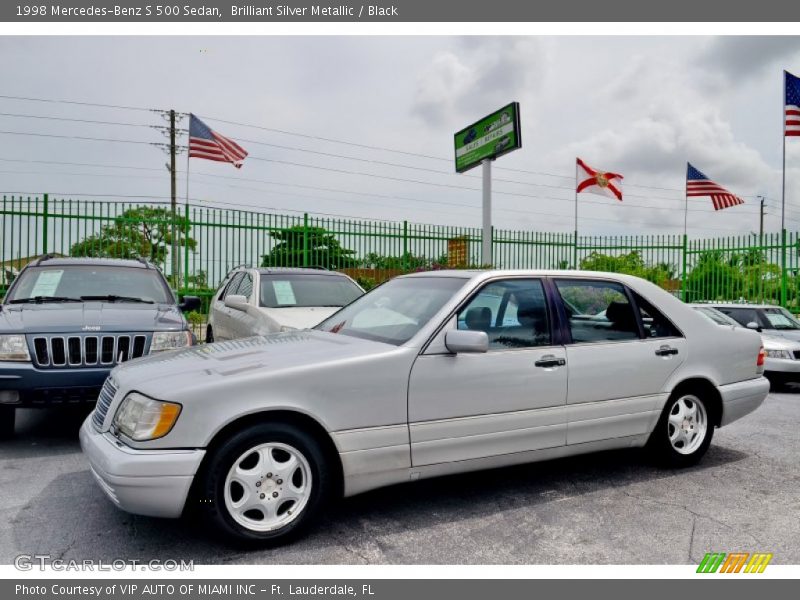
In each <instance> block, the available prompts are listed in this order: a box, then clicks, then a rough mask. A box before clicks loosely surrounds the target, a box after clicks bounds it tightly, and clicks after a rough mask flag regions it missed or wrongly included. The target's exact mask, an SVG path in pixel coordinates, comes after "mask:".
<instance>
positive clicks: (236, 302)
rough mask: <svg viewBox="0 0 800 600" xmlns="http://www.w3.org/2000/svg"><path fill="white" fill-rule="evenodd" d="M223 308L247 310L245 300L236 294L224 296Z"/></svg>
mask: <svg viewBox="0 0 800 600" xmlns="http://www.w3.org/2000/svg"><path fill="white" fill-rule="evenodd" d="M225 306H227V307H228V308H233V309H235V310H247V298H245V297H244V296H238V295H236V294H232V295H230V296H225Z"/></svg>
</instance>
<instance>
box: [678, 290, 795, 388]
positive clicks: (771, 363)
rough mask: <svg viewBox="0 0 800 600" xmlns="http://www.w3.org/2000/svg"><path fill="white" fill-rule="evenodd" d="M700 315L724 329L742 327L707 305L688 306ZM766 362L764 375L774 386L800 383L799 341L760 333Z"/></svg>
mask: <svg viewBox="0 0 800 600" xmlns="http://www.w3.org/2000/svg"><path fill="white" fill-rule="evenodd" d="M690 306H691V307H692V308H694V309H695V310H696V311H697V312H699V313H700V314H703V315H705V316H707V317H708V318H709V319H711V320H712V321H714V322H715V323H717V324H718V325H722V326H724V327H743V325H742V324H741V323H739V322H738V321H736V320H735V319H734V318H733V317H729V316H728V315H726V314H725V313H723V312H721V311H719V310H717V309H716V308H714V307H713V306H709V305H708V304H690ZM761 342H762V343H763V344H764V351H765V352H766V355H767V356H766V361H765V363H764V375H765V376H766V377H767V379H769V380H770V381H771V382H772V383H773V384H774V385H776V386H780V385H782V384H785V383H790V382H793V381H797V382H800V341H795V340H791V339H788V338H785V337H779V336H776V335H770V334H768V333H767V332H765V331H764V330H762V332H761Z"/></svg>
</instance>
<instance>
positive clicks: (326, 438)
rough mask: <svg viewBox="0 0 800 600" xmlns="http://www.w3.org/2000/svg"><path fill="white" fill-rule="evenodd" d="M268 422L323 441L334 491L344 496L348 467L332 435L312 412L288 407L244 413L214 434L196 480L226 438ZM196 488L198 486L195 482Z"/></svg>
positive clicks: (322, 444)
mask: <svg viewBox="0 0 800 600" xmlns="http://www.w3.org/2000/svg"><path fill="white" fill-rule="evenodd" d="M265 422H270V423H285V424H288V425H293V426H295V427H297V428H299V429H302V430H303V431H306V432H307V433H309V434H311V435H312V436H313V437H314V439H316V440H317V441H318V442H319V443H320V446H321V447H322V451H323V452H324V453H325V457H326V458H327V459H328V462H329V465H330V466H332V467H333V469H334V481H335V490H334V493H335V494H336V496H338V497H341V496H342V495H343V494H344V470H343V467H342V460H341V457H340V456H339V451H338V449H337V448H336V444H335V443H334V441H333V438H332V437H331V435H330V434H329V433H328V431H327V430H326V429H325V427H323V425H322V424H321V423H320V422H319V421H317V420H316V419H314V418H313V417H311V416H309V415H308V414H306V413H302V412H299V411H294V410H287V409H274V410H270V409H267V410H262V411H259V412H255V413H250V414H247V415H242V416H241V417H239V418H237V419H234V420H233V421H231V422H229V423H226V424H225V426H224V427H222V428H221V429H220V430H219V431H217V432H216V433H215V434H214V436H213V437H212V438H211V441H210V442H209V443H208V446H207V447H206V453H205V456H204V457H203V461H202V462H201V463H200V467H199V469H198V471H197V474H196V475H195V478H194V481H195V483H196V482H197V481H199V480H200V479H201V478H202V477H201V475H202V473H203V469H205V468H206V466H207V465H208V462H209V461H210V459H211V457H212V456H213V455H214V453H215V451H216V449H217V448H219V446H220V445H222V444H223V443H224V442H225V440H227V439H228V438H230V437H231V436H232V435H234V434H235V433H237V432H239V431H242V430H243V429H245V428H247V427H250V426H251V425H257V424H259V423H265ZM192 487H193V488H194V485H193V486H192Z"/></svg>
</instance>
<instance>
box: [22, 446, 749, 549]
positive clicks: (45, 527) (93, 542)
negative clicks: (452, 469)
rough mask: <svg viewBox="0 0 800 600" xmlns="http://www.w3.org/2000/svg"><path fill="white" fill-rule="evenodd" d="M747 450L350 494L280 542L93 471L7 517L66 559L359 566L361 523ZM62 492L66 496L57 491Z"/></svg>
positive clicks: (526, 495)
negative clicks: (266, 541) (124, 506)
mask: <svg viewBox="0 0 800 600" xmlns="http://www.w3.org/2000/svg"><path fill="white" fill-rule="evenodd" d="M748 456H749V455H748V454H746V453H743V452H740V451H738V450H733V449H730V448H726V447H724V446H714V445H712V447H711V448H710V450H709V452H708V454H707V455H706V457H705V458H704V460H703V461H702V462H701V464H700V465H698V466H695V467H692V468H690V469H686V470H682V471H673V470H667V469H662V468H659V467H655V466H652V465H651V464H649V463H648V462H647V461H646V460H645V458H644V456H643V453H642V452H641V451H637V450H624V451H610V452H603V453H598V454H592V455H586V456H581V457H571V458H565V459H558V460H553V461H548V462H541V463H532V464H526V465H520V466H514V467H506V468H499V469H493V470H487V471H481V472H473V473H468V474H461V475H452V476H446V477H440V478H436V479H430V480H422V481H418V482H414V483H405V484H400V485H395V486H391V487H388V488H383V489H380V490H375V491H372V492H368V493H365V494H361V495H359V496H355V497H353V498H348V499H344V500H342V501H340V502H338V503H337V504H336V505H335V506H333V507H332V508H331V509H329V510H328V512H327V514H326V515H325V516H324V517H323V518H322V520H321V522H320V523H319V524H318V525H317V526H316V527H315V528H314V529H313V531H312V532H310V534H309V535H308V536H306V537H304V538H302V539H300V540H297V541H296V542H294V543H292V544H290V545H287V546H283V547H278V548H270V549H264V548H255V549H254V548H248V547H242V546H239V545H235V544H234V545H231V544H230V543H227V542H223V541H219V540H218V539H216V538H214V537H211V536H210V535H209V532H208V531H207V528H205V527H204V526H203V525H202V524H199V523H197V522H196V521H194V520H193V519H186V518H185V519H182V520H170V519H154V518H147V517H140V516H135V515H130V514H127V513H125V512H122V511H120V510H118V509H117V508H116V507H115V506H114V505H113V504H112V503H111V502H110V501H109V500H108V499H107V498H106V497H105V495H104V494H103V492H102V491H101V490H100V488H99V487H98V486H97V485H96V484H95V482H94V481H93V479H92V477H91V475H90V473H89V472H88V471H79V472H75V473H67V474H63V475H60V476H58V477H56V478H55V480H54V481H53V482H52V483H51V484H50V485H48V486H47V489H46V490H44V491H43V492H42V493H41V494H40V495H38V496H37V497H35V498H33V499H32V500H31V501H30V502H28V503H27V504H26V505H25V506H24V507H23V508H22V509H21V510H20V511H18V513H17V514H16V515H14V516H13V517H12V518H11V523H10V524H11V526H12V530H13V538H14V539H13V545H14V546H15V548H16V549H17V550H18V551H19V552H25V553H46V554H50V555H51V556H53V557H60V558H62V559H70V558H72V559H75V560H82V559H96V560H111V559H112V558H113V559H122V560H139V561H142V560H150V559H161V560H165V559H174V560H194V561H195V562H197V563H198V564H225V563H237V562H241V563H251V564H252V563H265V564H270V563H271V564H296V563H305V564H321V563H329V562H331V560H332V559H331V557H332V556H333V557H338V558H334V560H335V561H336V562H338V563H342V564H346V563H349V562H363V560H360V559H359V558H358V557H357V556H353V555H351V554H349V553H347V552H344V550H342V551H341V552H337V551H338V550H340V549H347V548H348V547H352V546H353V545H357V542H356V541H355V540H359V539H363V537H364V535H365V529H366V528H368V529H369V530H370V531H373V532H376V533H379V534H380V535H381V536H384V535H387V534H389V535H391V534H393V533H401V534H402V533H407V532H414V531H425V530H427V529H428V528H431V527H433V526H436V525H439V524H441V523H458V522H460V521H464V520H470V519H475V518H487V517H491V516H493V515H495V514H498V513H502V512H504V511H507V510H511V509H530V510H533V511H537V512H539V513H542V514H547V512H548V511H551V510H552V511H554V512H556V511H558V510H564V509H563V508H560V505H559V504H558V503H559V502H561V501H563V500H565V499H572V498H580V497H582V496H585V495H587V494H592V493H594V492H597V491H600V490H604V489H608V488H621V489H625V488H626V487H627V486H630V485H631V484H635V483H638V482H650V481H654V480H658V479H668V478H673V477H682V476H685V474H686V473H691V472H696V471H703V470H705V469H712V468H715V467H718V466H722V465H726V464H730V463H735V462H738V461H740V460H744V459H746V458H748ZM52 490H62V491H63V490H66V491H67V492H68V493H69V496H68V497H64V495H63V493H62V494H53V493H52Z"/></svg>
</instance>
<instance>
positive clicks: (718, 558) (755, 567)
mask: <svg viewBox="0 0 800 600" xmlns="http://www.w3.org/2000/svg"><path fill="white" fill-rule="evenodd" d="M771 560H772V554H771V553H767V552H753V553H752V554H750V553H749V552H731V553H730V554H725V553H724V552H708V553H707V554H706V555H705V556H704V557H703V560H701V561H700V564H699V565H698V566H697V572H698V573H763V572H764V569H766V568H767V565H768V564H769V561H771Z"/></svg>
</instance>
